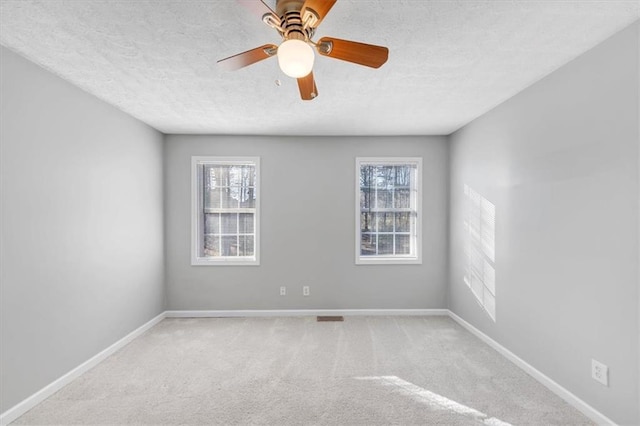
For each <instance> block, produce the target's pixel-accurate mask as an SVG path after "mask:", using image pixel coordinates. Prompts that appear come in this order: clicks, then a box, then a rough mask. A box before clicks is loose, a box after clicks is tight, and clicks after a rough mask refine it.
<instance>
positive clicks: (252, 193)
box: [240, 187, 256, 209]
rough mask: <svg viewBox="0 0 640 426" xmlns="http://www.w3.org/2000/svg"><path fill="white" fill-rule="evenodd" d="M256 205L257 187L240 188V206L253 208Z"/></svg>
mask: <svg viewBox="0 0 640 426" xmlns="http://www.w3.org/2000/svg"><path fill="white" fill-rule="evenodd" d="M255 206H256V190H255V188H248V187H242V188H240V207H241V208H244V209H252V208H254V207H255Z"/></svg>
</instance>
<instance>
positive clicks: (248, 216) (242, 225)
mask: <svg viewBox="0 0 640 426" xmlns="http://www.w3.org/2000/svg"><path fill="white" fill-rule="evenodd" d="M238 225H239V232H240V233H241V234H253V213H241V214H240V216H239V223H238Z"/></svg>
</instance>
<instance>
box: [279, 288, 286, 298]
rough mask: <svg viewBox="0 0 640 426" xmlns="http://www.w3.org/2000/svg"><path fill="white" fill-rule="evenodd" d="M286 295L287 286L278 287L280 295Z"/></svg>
mask: <svg viewBox="0 0 640 426" xmlns="http://www.w3.org/2000/svg"><path fill="white" fill-rule="evenodd" d="M286 295H287V288H286V287H285V286H282V287H280V296H286Z"/></svg>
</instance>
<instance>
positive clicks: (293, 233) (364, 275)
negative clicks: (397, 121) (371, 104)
mask: <svg viewBox="0 0 640 426" xmlns="http://www.w3.org/2000/svg"><path fill="white" fill-rule="evenodd" d="M165 151H166V156H165V171H166V174H165V178H166V181H165V201H166V213H165V214H166V229H165V236H166V247H167V252H166V259H167V262H166V279H167V296H168V309H177V310H180V309H312V308H318V309H321V308H327V309H338V308H345V309H346V308H446V300H445V294H446V281H447V280H446V274H447V266H446V259H447V252H446V250H443V247H446V246H447V223H448V222H447V220H448V219H447V216H448V212H447V205H448V201H447V200H448V183H447V182H448V166H447V164H448V148H447V144H446V138H444V137H377V138H342V137H330V138H320V137H318V138H312V137H248V136H247V137H237V136H236V137H223V136H168V137H167V139H166V143H165ZM196 155H219V156H259V157H261V164H260V166H261V181H262V192H261V193H262V200H261V203H262V205H261V208H262V210H261V254H260V263H261V264H260V266H191V265H190V257H189V256H190V251H189V248H190V238H191V233H190V229H191V228H190V226H191V217H190V214H191V213H190V212H191V204H190V196H191V189H190V167H191V156H196ZM357 156H420V157H423V184H424V187H423V188H424V189H423V191H424V193H423V199H424V200H423V249H424V252H423V264H422V265H385V266H379V265H375V266H371V265H367V266H363V265H361V266H356V265H355V259H354V252H355V247H354V245H355V241H354V240H355V223H354V214H355V212H354V202H355V201H354V200H355V199H354V197H355V186H354V181H355V157H357ZM283 285H284V286H287V290H288V295H287V296H284V297H282V296H280V295H279V292H278V290H279V287H280V286H283ZM303 285H309V286H310V287H311V296H310V297H303V296H302V286H303Z"/></svg>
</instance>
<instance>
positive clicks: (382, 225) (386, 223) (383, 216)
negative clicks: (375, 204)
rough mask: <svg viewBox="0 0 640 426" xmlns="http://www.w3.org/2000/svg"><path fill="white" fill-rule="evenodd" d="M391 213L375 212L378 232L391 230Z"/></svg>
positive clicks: (392, 215)
mask: <svg viewBox="0 0 640 426" xmlns="http://www.w3.org/2000/svg"><path fill="white" fill-rule="evenodd" d="M393 217H394V214H393V213H377V214H376V218H377V220H378V232H393Z"/></svg>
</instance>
